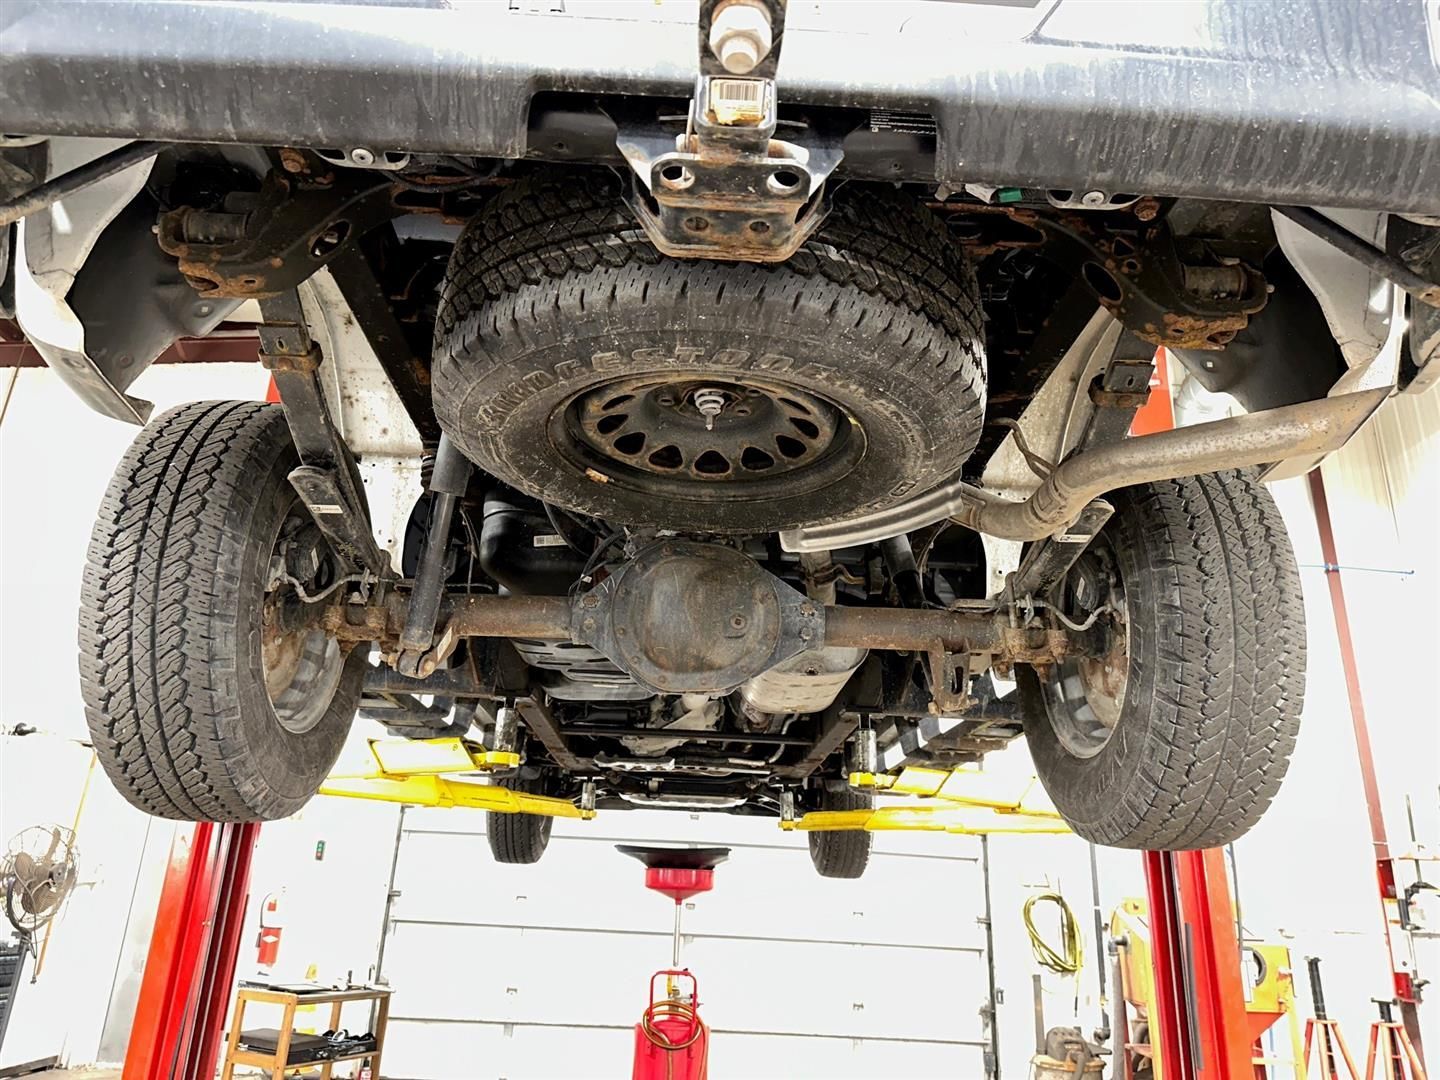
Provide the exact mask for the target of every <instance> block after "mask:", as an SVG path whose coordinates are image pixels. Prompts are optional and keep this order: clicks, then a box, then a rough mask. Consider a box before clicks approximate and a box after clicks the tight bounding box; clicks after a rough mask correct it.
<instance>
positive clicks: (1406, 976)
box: [1308, 469, 1425, 1063]
mask: <svg viewBox="0 0 1440 1080" xmlns="http://www.w3.org/2000/svg"><path fill="white" fill-rule="evenodd" d="M1308 480H1309V484H1310V502H1311V505H1312V506H1313V508H1314V511H1315V526H1316V529H1317V530H1318V531H1319V534H1320V552H1321V557H1322V558H1323V559H1324V562H1325V578H1326V583H1327V584H1328V585H1329V588H1330V607H1331V610H1332V611H1333V612H1334V618H1335V637H1336V639H1337V640H1338V642H1339V645H1340V668H1341V670H1342V671H1343V672H1344V675H1345V692H1346V695H1347V697H1348V699H1349V702H1350V723H1351V727H1352V728H1353V730H1354V735H1355V760H1356V762H1357V763H1358V764H1359V766H1360V780H1361V783H1362V784H1363V786H1364V789H1365V809H1366V812H1367V814H1368V816H1369V819H1370V841H1371V843H1372V844H1373V845H1374V856H1375V880H1376V884H1377V885H1378V887H1379V889H1380V907H1381V915H1382V925H1383V926H1384V928H1385V954H1386V960H1387V961H1388V962H1389V964H1390V977H1391V982H1392V985H1393V987H1394V990H1395V1000H1396V1003H1397V1004H1398V1005H1399V1006H1400V1019H1401V1022H1402V1023H1403V1024H1404V1025H1405V1030H1406V1032H1407V1033H1408V1034H1409V1035H1410V1041H1411V1043H1412V1044H1413V1045H1414V1047H1415V1052H1416V1054H1417V1055H1418V1056H1419V1058H1420V1061H1421V1062H1422V1063H1423V1062H1424V1060H1425V1046H1424V1042H1423V1041H1422V1039H1421V1037H1420V1012H1419V1006H1420V988H1419V986H1417V985H1416V981H1415V977H1414V972H1413V971H1410V970H1408V969H1406V968H1405V967H1404V966H1403V965H1402V964H1399V963H1397V962H1396V955H1395V944H1396V943H1395V939H1394V937H1393V934H1392V930H1391V927H1392V926H1399V925H1401V919H1400V912H1399V906H1400V895H1399V892H1398V890H1397V888H1396V884H1395V860H1394V858H1393V857H1392V856H1391V854H1390V838H1389V834H1388V832H1387V831H1386V828H1385V812H1384V807H1383V805H1382V803H1381V801H1380V781H1379V777H1378V775H1377V773H1376V770H1375V754H1374V751H1373V750H1372V749H1371V746H1370V725H1369V722H1368V721H1367V720H1366V717H1365V695H1364V694H1363V693H1362V691H1361V687H1360V667H1359V664H1358V663H1357V661H1356V659H1355V641H1354V638H1353V636H1352V635H1351V632H1350V610H1349V607H1348V606H1347V605H1346V602H1345V584H1344V582H1343V581H1342V579H1341V576H1340V572H1341V571H1340V555H1339V551H1338V549H1337V548H1336V545H1335V529H1334V526H1333V525H1332V523H1331V520H1330V503H1329V500H1328V499H1327V498H1326V494H1325V478H1324V476H1323V475H1322V474H1321V471H1320V470H1319V469H1313V470H1311V472H1310V474H1309V476H1308Z"/></svg>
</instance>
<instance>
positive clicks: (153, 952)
mask: <svg viewBox="0 0 1440 1080" xmlns="http://www.w3.org/2000/svg"><path fill="white" fill-rule="evenodd" d="M259 834H260V826H259V825H255V824H246V825H212V824H210V823H208V822H204V823H201V824H199V825H196V826H195V827H194V831H193V833H191V834H189V835H186V834H184V833H182V832H177V834H176V836H175V841H174V843H173V844H172V845H171V847H170V863H169V865H168V866H167V867H166V870H165V883H164V885H163V886H162V887H161V891H160V903H159V905H158V908H157V910H156V913H155V932H154V935H153V936H152V937H151V939H150V952H149V954H148V956H147V957H146V960H145V975H144V978H143V980H142V981H141V984H140V998H139V1000H138V1002H137V1003H136V1007H135V1023H134V1025H133V1026H132V1028H131V1030H130V1045H129V1047H128V1048H127V1050H126V1053H125V1073H124V1075H125V1080H210V1078H211V1077H213V1076H214V1075H215V1063H216V1059H217V1057H218V1056H219V1052H220V1038H221V1034H222V1032H223V1030H224V1025H225V1014H226V1011H227V1010H228V1009H229V1006H230V992H231V989H232V988H233V986H234V982H235V965H236V961H237V959H238V957H239V955H240V935H241V931H242V929H243V927H244V923H245V904H246V901H247V899H248V898H249V889H250V865H251V861H252V859H253V856H254V853H255V839H256V837H257V836H259Z"/></svg>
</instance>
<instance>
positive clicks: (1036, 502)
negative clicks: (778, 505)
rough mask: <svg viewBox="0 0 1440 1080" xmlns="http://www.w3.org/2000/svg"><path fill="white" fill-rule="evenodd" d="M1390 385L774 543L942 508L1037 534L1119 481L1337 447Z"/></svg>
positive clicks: (987, 529)
mask: <svg viewBox="0 0 1440 1080" xmlns="http://www.w3.org/2000/svg"><path fill="white" fill-rule="evenodd" d="M1389 393H1390V387H1389V386H1382V387H1375V388H1373V389H1368V390H1360V391H1355V392H1352V393H1348V394H1339V395H1337V396H1335V397H1327V398H1320V399H1318V400H1316V401H1304V402H1301V403H1300V404H1298V405H1285V406H1282V407H1281V408H1278V409H1266V410H1265V411H1263V412H1258V413H1250V414H1247V415H1245V416H1232V417H1230V418H1228V419H1225V420H1215V421H1212V422H1210V423H1207V424H1196V425H1194V426H1193V427H1185V428H1177V429H1176V430H1174V431H1162V432H1158V433H1156V434H1154V435H1142V436H1140V437H1138V438H1133V439H1122V440H1121V441H1119V442H1116V443H1111V444H1109V445H1107V446H1097V447H1095V448H1094V449H1091V450H1085V451H1082V452H1081V453H1079V454H1076V455H1075V456H1074V457H1072V458H1070V459H1069V460H1067V461H1065V462H1063V463H1062V464H1060V465H1059V466H1057V467H1056V468H1055V470H1054V471H1053V472H1052V473H1051V474H1050V475H1049V476H1048V477H1046V478H1045V480H1043V481H1042V482H1041V484H1040V486H1039V487H1038V488H1036V490H1035V491H1034V492H1033V493H1032V494H1031V495H1030V497H1029V498H1028V499H1025V500H1024V501H1023V502H1013V501H1011V500H1009V499H1004V498H1001V497H1000V496H998V495H995V494H993V493H992V492H988V491H985V490H984V489H982V488H978V487H975V486H974V485H973V484H967V483H965V482H964V481H961V480H952V481H950V482H949V483H948V484H943V485H941V486H940V487H938V488H935V489H933V490H931V491H928V492H926V493H925V494H923V495H920V496H918V497H916V498H914V499H910V500H908V501H906V502H903V503H901V504H899V505H898V506H892V507H889V508H888V509H885V510H881V511H878V512H876V513H873V514H867V515H865V516H863V517H858V518H852V519H851V520H849V521H839V522H833V523H831V524H828V525H808V526H804V527H802V528H799V529H789V530H786V531H785V532H782V533H781V534H780V543H781V546H782V547H784V548H785V550H786V551H797V552H806V551H817V550H831V551H835V550H839V549H841V548H847V547H855V546H857V545H860V544H867V543H873V542H876V541H879V540H886V539H889V538H890V537H892V536H899V535H901V534H902V533H907V532H911V531H913V530H915V529H920V528H924V527H925V526H926V525H933V524H935V522H937V521H943V520H945V519H946V518H951V519H953V520H954V521H956V522H958V523H959V524H961V525H964V526H966V527H967V528H970V529H974V530H975V531H976V532H980V533H985V534H986V535H988V536H994V537H998V538H1000V539H1002V540H1041V539H1044V538H1045V537H1047V536H1051V535H1053V534H1054V533H1056V532H1058V531H1060V530H1062V529H1064V528H1065V527H1066V526H1068V525H1070V524H1072V523H1073V522H1074V521H1075V519H1076V518H1077V517H1079V516H1080V512H1081V511H1082V510H1084V509H1085V507H1086V506H1088V505H1089V504H1090V502H1091V500H1092V499H1095V498H1098V497H1099V496H1101V495H1104V494H1105V493H1106V492H1107V491H1114V490H1115V489H1116V488H1123V487H1131V486H1133V485H1135V484H1146V483H1153V482H1154V481H1157V480H1173V479H1175V478H1176V477H1180V476H1194V475H1196V474H1198V473H1207V472H1215V471H1216V470H1218V469H1240V468H1246V467H1248V466H1252V465H1269V464H1272V463H1274V462H1277V461H1284V460H1285V459H1287V458H1292V457H1300V456H1302V455H1311V454H1328V453H1330V452H1331V451H1333V450H1338V449H1339V448H1340V447H1341V446H1343V445H1345V443H1346V441H1347V440H1348V439H1349V438H1350V436H1351V435H1353V434H1354V433H1355V432H1356V431H1357V430H1359V428H1360V425H1361V424H1363V423H1364V422H1365V421H1366V420H1367V419H1368V418H1369V417H1370V414H1371V413H1373V412H1374V411H1375V410H1376V409H1377V408H1379V406H1380V403H1381V402H1383V401H1384V400H1385V398H1386V397H1387V396H1389Z"/></svg>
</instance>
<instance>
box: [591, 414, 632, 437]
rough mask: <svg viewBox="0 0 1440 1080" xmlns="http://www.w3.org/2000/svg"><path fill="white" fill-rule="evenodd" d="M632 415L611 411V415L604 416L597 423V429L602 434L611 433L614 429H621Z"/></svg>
mask: <svg viewBox="0 0 1440 1080" xmlns="http://www.w3.org/2000/svg"><path fill="white" fill-rule="evenodd" d="M629 419H630V417H629V415H627V414H626V413H611V414H610V415H609V416H602V417H601V418H600V422H599V423H597V424H596V425H595V430H596V431H598V432H600V434H601V435H609V434H610V433H611V432H612V431H619V430H620V429H621V428H622V427H624V426H625V421H626V420H629Z"/></svg>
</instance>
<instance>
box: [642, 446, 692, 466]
mask: <svg viewBox="0 0 1440 1080" xmlns="http://www.w3.org/2000/svg"><path fill="white" fill-rule="evenodd" d="M648 460H649V462H650V464H651V465H654V466H655V467H656V468H657V469H678V468H680V466H681V465H684V464H685V459H684V458H682V457H681V456H680V448H679V447H678V446H662V447H660V449H659V450H656V451H655V452H654V453H652V454H651V455H650V457H649V459H648Z"/></svg>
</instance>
